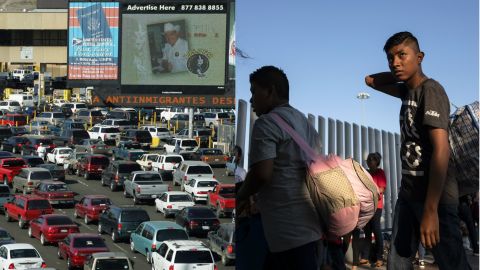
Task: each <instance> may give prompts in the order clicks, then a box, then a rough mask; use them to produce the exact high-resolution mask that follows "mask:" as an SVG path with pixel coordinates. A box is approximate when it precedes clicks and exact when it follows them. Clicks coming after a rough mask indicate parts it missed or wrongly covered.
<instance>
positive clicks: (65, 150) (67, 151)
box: [58, 149, 73, 154]
mask: <svg viewBox="0 0 480 270" xmlns="http://www.w3.org/2000/svg"><path fill="white" fill-rule="evenodd" d="M71 152H73V150H72V149H62V150H59V151H58V153H59V154H70V153H71Z"/></svg>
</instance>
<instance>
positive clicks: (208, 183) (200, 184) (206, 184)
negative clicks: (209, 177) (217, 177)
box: [197, 181, 218, 187]
mask: <svg viewBox="0 0 480 270" xmlns="http://www.w3.org/2000/svg"><path fill="white" fill-rule="evenodd" d="M217 184H218V183H217V182H215V181H199V182H198V183H197V187H214V186H216V185H217Z"/></svg>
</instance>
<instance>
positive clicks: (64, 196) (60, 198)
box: [33, 180, 75, 206]
mask: <svg viewBox="0 0 480 270" xmlns="http://www.w3.org/2000/svg"><path fill="white" fill-rule="evenodd" d="M33 194H35V195H37V196H39V197H42V198H44V199H47V200H48V202H49V203H50V204H51V205H58V204H68V205H71V206H73V205H74V204H75V198H74V197H75V192H73V191H71V190H70V189H69V188H68V186H67V184H65V183H64V182H60V181H48V180H47V181H41V182H40V184H39V185H38V186H37V188H35V190H34V191H33Z"/></svg>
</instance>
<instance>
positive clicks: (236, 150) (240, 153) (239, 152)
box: [233, 145, 243, 156]
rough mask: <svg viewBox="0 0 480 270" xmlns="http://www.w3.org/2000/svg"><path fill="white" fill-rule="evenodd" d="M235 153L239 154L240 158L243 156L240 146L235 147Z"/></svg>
mask: <svg viewBox="0 0 480 270" xmlns="http://www.w3.org/2000/svg"><path fill="white" fill-rule="evenodd" d="M233 151H234V152H237V154H238V155H239V156H243V151H242V147H240V146H239V145H235V147H233Z"/></svg>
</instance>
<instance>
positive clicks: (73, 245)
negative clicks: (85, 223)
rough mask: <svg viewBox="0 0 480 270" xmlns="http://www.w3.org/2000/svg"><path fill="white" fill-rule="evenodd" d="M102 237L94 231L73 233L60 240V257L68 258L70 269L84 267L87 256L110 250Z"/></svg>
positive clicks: (58, 253)
mask: <svg viewBox="0 0 480 270" xmlns="http://www.w3.org/2000/svg"><path fill="white" fill-rule="evenodd" d="M108 251H109V249H108V247H107V245H105V242H104V241H103V239H102V237H100V236H98V235H96V234H92V233H72V234H69V235H68V236H67V237H66V238H65V239H64V240H63V241H61V242H58V252H57V255H58V258H60V259H66V260H67V267H68V269H74V268H77V267H83V264H84V263H85V257H87V256H88V255H90V254H93V253H97V252H108Z"/></svg>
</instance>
